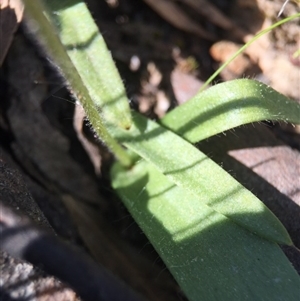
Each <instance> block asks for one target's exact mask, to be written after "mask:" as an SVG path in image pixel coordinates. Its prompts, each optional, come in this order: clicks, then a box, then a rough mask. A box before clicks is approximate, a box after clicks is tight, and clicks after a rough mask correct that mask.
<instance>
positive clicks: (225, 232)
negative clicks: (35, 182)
mask: <svg viewBox="0 0 300 301" xmlns="http://www.w3.org/2000/svg"><path fill="white" fill-rule="evenodd" d="M186 156H188V154H186ZM112 179H113V187H114V188H115V189H116V191H117V192H118V194H119V196H120V198H121V199H122V200H123V202H124V203H125V205H126V207H127V208H128V210H129V212H130V213H131V214H132V216H133V217H134V218H135V220H136V221H137V222H138V224H139V225H140V227H141V228H142V230H143V231H144V232H145V234H146V235H147V236H148V238H149V240H150V241H151V242H152V244H153V245H154V247H155V249H156V250H157V252H158V253H159V255H160V256H161V258H162V259H163V260H164V262H165V264H166V265H167V267H168V269H169V270H170V271H171V273H172V274H173V276H174V277H175V279H176V280H177V282H178V283H179V285H180V287H181V289H182V290H183V291H184V293H185V294H186V296H187V297H188V299H189V300H190V301H199V300H203V301H211V300H212V301H215V300H222V301H227V300H228V301H240V300H245V301H279V300H281V301H287V300H289V301H297V300H299V296H300V279H299V276H298V275H297V273H296V271H295V270H294V269H293V268H292V266H291V264H290V263H289V261H288V260H287V259H286V257H285V255H284V254H283V252H282V251H281V250H280V248H279V247H278V246H277V245H276V244H274V243H272V242H269V241H267V240H264V239H262V238H260V237H258V236H257V235H253V234H252V233H251V232H249V231H245V230H244V229H242V228H241V227H239V226H238V225H237V224H235V223H234V222H232V219H228V218H226V217H225V216H224V215H222V214H219V213H217V212H216V211H214V210H212V209H211V208H210V207H208V206H206V205H203V203H202V200H201V196H199V197H198V196H195V195H194V194H190V193H189V192H187V190H184V189H182V188H180V187H178V186H176V185H174V183H173V182H171V181H169V180H168V178H167V177H166V176H164V175H163V174H162V173H161V172H160V171H158V170H157V169H156V168H155V167H154V166H153V165H152V164H151V163H148V162H146V161H144V160H140V161H139V162H138V163H137V164H136V165H135V166H134V167H133V168H131V169H129V170H126V169H123V168H122V167H121V166H120V165H119V164H116V165H115V166H114V167H113V169H112ZM216 183H218V182H216ZM225 199H226V197H225ZM255 215H257V216H258V220H261V219H263V216H262V215H261V213H259V212H256V213H255V212H252V211H245V212H243V213H241V217H242V219H244V220H252V218H253V216H255Z"/></svg>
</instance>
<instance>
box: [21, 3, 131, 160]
mask: <svg viewBox="0 0 300 301" xmlns="http://www.w3.org/2000/svg"><path fill="white" fill-rule="evenodd" d="M58 2H59V5H60V6H59V7H60V9H61V10H62V11H63V12H65V10H66V12H67V16H66V19H67V20H70V19H71V18H72V17H74V20H75V21H73V23H77V24H78V26H82V27H80V28H79V27H78V28H77V29H78V30H79V32H76V29H75V28H74V27H72V26H74V24H68V22H66V23H63V22H62V23H61V24H60V26H58V27H59V29H60V30H61V31H62V32H63V33H64V34H63V35H62V34H61V35H60V37H59V36H58V35H57V34H56V28H55V27H54V26H53V24H52V22H51V20H50V19H51V18H50V17H49V14H48V18H46V7H45V6H44V5H43V4H42V2H41V1H39V0H36V1H31V0H24V4H25V13H26V16H27V18H28V20H30V23H29V25H30V26H32V30H34V31H35V33H36V34H37V36H38V37H39V38H40V40H41V42H42V45H43V46H44V48H45V51H47V53H49V54H50V57H51V58H52V59H53V60H55V63H56V64H57V65H58V68H59V69H60V71H61V72H62V74H63V75H64V76H65V77H66V80H67V82H68V84H70V86H71V87H72V92H73V94H74V96H75V97H76V98H77V99H78V100H79V101H80V102H81V104H82V105H83V107H84V109H85V112H86V114H87V117H88V118H89V121H90V122H91V124H92V125H93V128H94V130H95V132H96V133H97V134H98V136H99V137H100V139H101V140H102V141H103V142H104V143H105V144H106V145H107V147H108V148H110V149H111V151H112V152H113V153H114V155H115V156H116V157H117V159H118V160H119V161H120V162H122V164H123V165H125V166H129V165H131V161H130V159H129V157H128V156H127V154H126V152H125V151H124V149H123V148H122V147H121V146H120V145H119V144H118V143H117V141H115V140H114V139H113V138H112V137H111V136H110V135H109V133H108V131H107V124H110V125H111V124H112V123H113V125H114V126H119V127H121V128H125V129H126V128H128V127H130V124H131V115H130V112H129V106H128V102H127V99H126V97H125V92H124V88H123V86H122V83H121V81H120V77H119V75H118V73H117V71H116V68H115V66H114V64H113V62H112V59H111V57H110V54H109V52H108V51H107V49H106V46H105V44H104V42H103V39H102V37H101V36H100V34H99V32H98V31H96V29H97V28H96V27H95V24H94V23H93V21H92V19H91V17H90V15H89V13H88V11H87V8H86V6H85V5H84V4H83V3H80V2H78V1H48V2H47V3H48V4H49V5H53V6H55V4H56V5H58ZM71 4H72V5H74V6H69V5H71ZM75 4H77V5H75ZM74 7H75V11H73V9H74ZM69 9H70V11H69ZM78 10H80V11H81V13H82V15H80V14H79V12H78ZM72 12H74V15H72V16H70V14H72ZM75 13H76V14H75ZM53 14H54V16H56V17H57V18H58V19H57V22H58V21H59V17H58V16H59V15H62V16H63V17H64V16H65V15H64V14H63V13H60V11H57V12H56V14H55V12H53ZM71 23H72V22H71ZM68 29H70V31H71V33H70V34H72V36H70V39H69V40H66V39H67V36H68V34H67V33H66V31H68ZM81 32H82V33H84V34H83V35H82V36H81V35H80V33H81ZM78 36H80V37H81V38H82V39H83V40H79V39H78ZM88 37H90V38H91V37H92V38H91V40H88ZM60 38H61V39H65V40H64V42H65V47H66V48H67V49H68V50H66V49H65V47H64V46H63V45H62V43H61V40H60ZM73 39H74V40H73ZM71 41H73V42H71ZM68 43H69V44H68ZM72 54H73V55H72ZM77 54H78V57H77ZM69 55H70V56H69ZM93 55H94V56H95V63H94V57H93ZM98 56H101V60H100V61H101V62H100V61H99V59H97V57H98ZM70 57H71V58H70ZM104 61H105V62H106V63H105V62H104ZM101 63H103V64H102V65H101ZM85 64H86V65H85ZM91 65H92V66H91ZM100 65H101V66H100ZM100 67H101V68H100ZM103 67H105V68H107V69H103ZM97 68H99V69H97ZM100 74H101V76H100ZM114 80H115V82H114ZM103 87H105V89H104V88H103ZM97 88H99V91H100V92H102V93H103V98H102V95H101V94H100V93H99V91H97ZM101 89H102V90H101ZM123 92H124V93H123ZM117 94H118V95H119V96H120V95H122V97H121V96H120V98H118V97H117ZM112 98H113V99H114V101H112ZM99 115H101V117H100V116H99ZM102 117H103V118H102ZM105 118H107V122H106V124H104V119H105Z"/></svg>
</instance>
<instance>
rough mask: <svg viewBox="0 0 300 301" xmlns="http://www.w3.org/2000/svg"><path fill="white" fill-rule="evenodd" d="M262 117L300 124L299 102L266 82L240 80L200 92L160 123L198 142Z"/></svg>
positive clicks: (262, 118) (263, 118)
mask: <svg viewBox="0 0 300 301" xmlns="http://www.w3.org/2000/svg"><path fill="white" fill-rule="evenodd" d="M261 120H282V121H285V122H291V123H297V124H300V105H299V104H298V103H296V102H295V101H292V100H290V99H289V98H287V97H285V96H284V95H282V94H280V93H278V92H277V91H275V90H274V89H272V88H270V87H268V86H266V85H265V84H262V83H259V82H257V81H254V80H249V79H238V80H234V81H229V82H225V83H222V84H218V85H216V86H213V87H211V88H209V89H208V90H206V91H204V92H201V93H199V94H197V95H196V96H195V97H194V98H192V99H191V100H189V101H188V102H186V103H185V104H183V105H181V106H179V107H177V108H176V109H174V110H173V111H171V112H169V113H168V114H167V115H166V116H165V117H164V118H162V119H161V120H160V123H161V124H162V125H163V126H165V127H167V128H169V129H170V130H172V131H174V132H176V133H177V134H178V135H180V136H182V137H184V138H185V139H187V140H188V141H190V142H192V143H195V142H198V141H200V140H203V139H205V138H208V137H210V136H213V135H215V134H218V133H221V132H223V131H226V130H229V129H231V128H234V127H237V126H239V125H242V124H246V123H251V122H255V121H261Z"/></svg>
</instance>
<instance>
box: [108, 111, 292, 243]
mask: <svg viewBox="0 0 300 301" xmlns="http://www.w3.org/2000/svg"><path fill="white" fill-rule="evenodd" d="M133 117H134V118H133V120H134V123H133V125H132V127H131V128H130V130H128V131H122V130H118V129H116V130H115V131H114V132H112V135H113V136H114V137H115V138H116V139H117V140H118V141H120V142H123V143H124V145H125V146H126V147H128V148H129V149H131V150H132V151H134V152H135V153H137V154H138V155H140V156H141V157H142V158H144V159H145V160H147V161H148V162H151V163H152V164H153V165H155V166H156V168H157V169H158V170H160V171H161V172H162V173H163V174H165V175H166V176H167V177H168V178H169V179H170V180H171V181H172V182H173V183H174V185H175V184H176V185H178V186H179V187H182V188H183V189H185V190H187V192H190V193H191V194H192V195H193V196H194V197H195V198H196V199H197V202H198V206H199V208H202V206H203V205H208V206H210V207H211V208H212V209H214V210H215V211H217V212H219V213H220V214H223V215H225V216H226V217H228V218H229V219H231V220H232V221H234V222H235V223H236V224H238V225H240V226H242V227H244V228H246V229H248V230H250V231H251V232H253V233H255V234H257V235H259V236H261V237H264V238H266V239H269V240H271V241H274V242H277V243H283V244H292V242H291V240H290V238H289V235H288V233H287V231H286V230H285V228H284V227H283V226H282V224H281V223H280V222H279V221H278V219H277V218H276V217H275V216H274V215H273V213H272V212H271V211H270V210H269V209H267V207H265V205H264V204H263V203H262V202H260V201H259V200H258V199H257V198H256V197H255V196H254V195H253V194H252V193H251V192H250V191H248V190H246V189H245V188H244V187H243V186H242V185H241V184H240V183H238V182H237V181H236V180H235V179H234V178H233V177H231V176H230V175H229V174H228V173H227V172H226V171H224V170H223V169H222V168H221V167H220V166H219V165H217V164H216V163H215V162H213V161H212V160H211V159H209V158H208V157H207V156H206V155H205V154H203V153H202V152H200V151H199V150H198V149H197V148H195V147H194V146H193V145H191V144H190V143H188V142H187V141H185V140H184V139H182V138H181V137H179V136H177V135H176V134H174V133H173V132H171V131H169V130H167V129H165V128H164V127H162V126H160V125H158V124H157V123H155V122H152V121H150V120H148V119H147V118H145V117H143V116H141V115H139V114H138V113H136V114H134V115H133Z"/></svg>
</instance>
